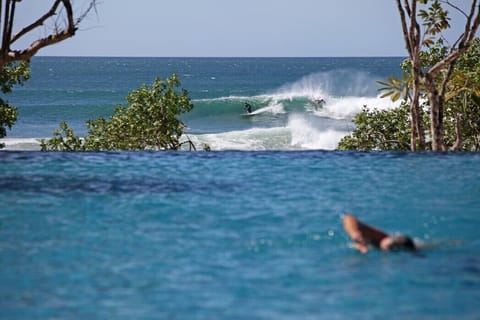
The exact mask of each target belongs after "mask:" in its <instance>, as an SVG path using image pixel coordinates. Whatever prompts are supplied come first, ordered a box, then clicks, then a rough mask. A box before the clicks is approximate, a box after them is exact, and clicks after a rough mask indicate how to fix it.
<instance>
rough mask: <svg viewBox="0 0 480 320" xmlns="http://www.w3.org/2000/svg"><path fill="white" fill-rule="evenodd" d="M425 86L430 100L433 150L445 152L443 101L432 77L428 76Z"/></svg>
mask: <svg viewBox="0 0 480 320" xmlns="http://www.w3.org/2000/svg"><path fill="white" fill-rule="evenodd" d="M425 85H426V87H427V90H428V98H429V100H430V101H429V102H430V133H431V135H432V150H433V151H445V150H446V147H445V142H444V140H443V136H444V132H443V99H442V97H441V96H440V94H439V92H438V90H437V88H436V87H435V83H434V80H433V77H432V76H431V75H427V77H426V78H425Z"/></svg>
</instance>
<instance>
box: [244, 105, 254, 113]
mask: <svg viewBox="0 0 480 320" xmlns="http://www.w3.org/2000/svg"><path fill="white" fill-rule="evenodd" d="M244 109H245V112H246V113H252V106H251V105H250V103H248V102H245V107H244Z"/></svg>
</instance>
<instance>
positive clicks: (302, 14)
mask: <svg viewBox="0 0 480 320" xmlns="http://www.w3.org/2000/svg"><path fill="white" fill-rule="evenodd" d="M459 1H461V2H462V1H465V0H459ZM52 2H53V1H47V0H43V1H39V0H23V1H22V2H20V3H19V4H18V5H17V11H16V12H17V16H16V21H15V28H16V29H17V30H18V29H20V28H21V27H23V26H25V25H27V24H29V23H31V22H32V21H34V20H35V19H37V18H38V17H39V16H41V15H42V14H43V13H45V12H46V11H47V9H48V6H49V5H51V3H52ZM74 4H75V10H77V12H80V11H82V10H84V9H85V6H86V5H87V4H88V0H74ZM457 22H459V23H457ZM462 23H463V20H462V17H461V16H460V15H452V23H451V24H452V25H453V26H454V27H455V26H457V27H458V28H457V29H455V28H454V30H452V33H455V32H456V31H457V33H456V34H460V32H461V28H460V26H461V25H462ZM49 28H51V25H46V26H45V27H43V28H40V29H38V30H36V31H35V32H34V33H33V34H32V35H31V37H30V38H25V39H24V41H23V42H20V43H19V44H17V47H18V48H20V47H21V46H26V45H27V44H29V43H31V42H32V41H33V40H34V38H38V37H40V36H43V35H45V34H46V32H47V31H48V30H49ZM39 55H44V56H133V57H135V56H148V57H351V56H355V57H359V56H367V57H368V56H405V55H406V51H405V44H404V40H403V36H402V32H401V25H400V18H399V16H398V12H397V8H396V4H395V1H394V0H134V1H127V0H99V4H98V6H97V12H96V13H95V12H92V13H91V14H90V15H89V16H88V17H87V18H86V19H85V20H84V21H83V22H82V23H81V25H80V29H79V30H78V31H77V34H76V35H75V36H74V37H73V38H71V39H68V40H66V41H64V42H62V43H59V44H56V45H54V46H51V47H48V48H45V49H42V50H41V51H40V52H39Z"/></svg>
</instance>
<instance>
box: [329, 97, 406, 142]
mask: <svg viewBox="0 0 480 320" xmlns="http://www.w3.org/2000/svg"><path fill="white" fill-rule="evenodd" d="M353 123H354V124H355V126H356V128H355V130H354V131H353V132H352V134H351V135H349V136H346V137H344V138H343V139H342V140H341V141H340V143H339V145H338V148H339V149H340V150H365V151H366V150H409V149H410V120H409V108H408V104H406V103H403V104H402V105H401V106H400V107H398V108H395V109H391V110H379V109H373V110H370V109H369V108H368V107H367V106H364V107H363V110H362V111H361V112H360V113H358V114H356V115H355V117H354V118H353Z"/></svg>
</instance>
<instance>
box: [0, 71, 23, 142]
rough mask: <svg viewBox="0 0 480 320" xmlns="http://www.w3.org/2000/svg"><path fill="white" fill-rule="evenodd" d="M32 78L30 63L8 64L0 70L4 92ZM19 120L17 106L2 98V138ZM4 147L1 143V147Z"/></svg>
mask: <svg viewBox="0 0 480 320" xmlns="http://www.w3.org/2000/svg"><path fill="white" fill-rule="evenodd" d="M29 78H30V70H29V66H28V63H26V62H20V63H11V64H6V65H4V67H3V68H2V70H1V72H0V87H1V91H2V93H3V94H7V93H10V92H12V87H13V86H14V85H22V84H23V83H24V82H25V81H27V80H28V79H29ZM16 121H17V108H16V107H14V106H12V105H9V104H8V102H7V101H6V100H4V99H3V98H0V138H4V137H5V136H6V135H7V128H8V129H11V128H12V126H13V125H14V124H15V122H16ZM3 147H4V144H3V143H0V149H1V148H3Z"/></svg>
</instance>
